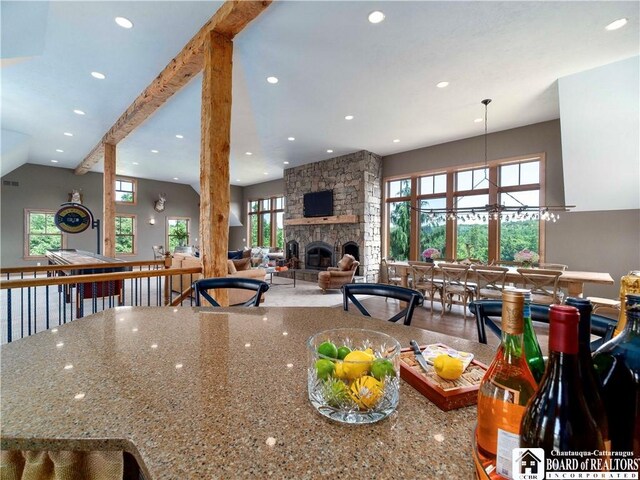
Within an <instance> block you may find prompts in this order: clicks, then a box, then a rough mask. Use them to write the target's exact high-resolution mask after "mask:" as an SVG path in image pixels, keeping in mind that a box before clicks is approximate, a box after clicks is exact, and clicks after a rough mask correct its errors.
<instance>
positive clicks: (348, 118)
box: [344, 115, 354, 120]
mask: <svg viewBox="0 0 640 480" xmlns="http://www.w3.org/2000/svg"><path fill="white" fill-rule="evenodd" d="M353 118H354V117H353V115H347V116H346V117H344V119H345V120H353Z"/></svg>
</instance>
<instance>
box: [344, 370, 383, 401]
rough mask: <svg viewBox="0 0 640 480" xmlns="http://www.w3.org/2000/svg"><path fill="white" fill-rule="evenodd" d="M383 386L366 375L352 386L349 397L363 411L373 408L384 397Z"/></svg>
mask: <svg viewBox="0 0 640 480" xmlns="http://www.w3.org/2000/svg"><path fill="white" fill-rule="evenodd" d="M382 393H383V385H382V383H381V382H379V381H378V380H376V379H375V378H373V377H370V376H368V375H364V376H362V377H360V378H358V379H357V380H355V381H354V382H353V383H352V384H351V388H350V389H349V396H350V397H351V399H352V400H353V401H354V402H355V403H356V404H357V405H358V408H360V409H361V410H368V409H370V408H373V407H375V406H376V404H377V403H378V400H380V397H382Z"/></svg>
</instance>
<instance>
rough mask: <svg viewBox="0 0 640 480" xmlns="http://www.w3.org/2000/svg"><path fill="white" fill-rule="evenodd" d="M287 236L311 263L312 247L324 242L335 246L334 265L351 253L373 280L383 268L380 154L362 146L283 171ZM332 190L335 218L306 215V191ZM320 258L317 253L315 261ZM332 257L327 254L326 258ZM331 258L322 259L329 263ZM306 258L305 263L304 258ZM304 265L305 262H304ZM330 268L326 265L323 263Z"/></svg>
mask: <svg viewBox="0 0 640 480" xmlns="http://www.w3.org/2000/svg"><path fill="white" fill-rule="evenodd" d="M284 188H285V198H286V203H285V215H284V219H285V220H284V224H285V225H284V235H285V239H286V241H287V242H290V241H295V242H297V244H298V245H299V248H300V257H299V258H300V259H301V260H302V259H304V260H305V266H306V268H315V267H312V266H309V261H310V260H311V259H310V258H309V257H310V255H309V253H311V255H317V253H316V252H315V250H314V251H310V250H311V248H314V249H315V248H316V245H317V244H318V242H322V243H324V244H325V245H328V247H326V248H327V249H329V250H331V252H332V255H333V256H332V257H331V258H330V260H329V261H330V262H331V265H327V266H335V265H336V263H337V262H338V261H339V260H340V258H342V255H344V254H345V253H349V254H351V255H353V256H354V257H355V258H356V260H358V261H359V262H360V267H359V272H358V273H357V274H358V275H364V276H366V277H367V281H375V280H376V276H377V273H378V270H379V268H380V259H381V257H380V252H381V227H380V222H381V208H382V206H381V203H382V159H381V157H380V156H378V155H376V154H374V153H371V152H368V151H365V150H361V151H359V152H355V153H350V154H348V155H343V156H340V157H336V158H332V159H329V160H324V161H322V162H317V163H311V164H306V165H301V166H299V167H293V168H287V169H286V170H285V171H284ZM330 189H332V190H333V213H334V216H333V217H326V218H304V216H303V195H304V194H305V193H309V192H318V191H321V190H330ZM316 258H317V257H315V256H314V257H313V259H312V260H311V261H312V263H313V262H316ZM325 258H328V257H325ZM326 261H327V260H324V262H326ZM301 263H302V262H301ZM301 267H302V265H301ZM321 268H322V269H326V267H325V266H323V267H321Z"/></svg>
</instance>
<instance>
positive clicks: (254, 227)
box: [249, 215, 259, 247]
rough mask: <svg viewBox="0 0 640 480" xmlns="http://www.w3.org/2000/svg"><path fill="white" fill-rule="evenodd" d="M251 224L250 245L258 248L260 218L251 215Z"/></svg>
mask: <svg viewBox="0 0 640 480" xmlns="http://www.w3.org/2000/svg"><path fill="white" fill-rule="evenodd" d="M249 222H250V226H251V236H250V238H249V245H251V246H253V247H257V246H259V245H258V216H257V215H249Z"/></svg>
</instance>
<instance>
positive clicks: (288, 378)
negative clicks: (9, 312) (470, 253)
mask: <svg viewBox="0 0 640 480" xmlns="http://www.w3.org/2000/svg"><path fill="white" fill-rule="evenodd" d="M338 326H342V327H356V328H369V329H374V330H378V331H382V332H385V333H387V334H389V335H392V336H394V337H395V338H397V339H398V340H399V341H400V343H401V344H402V345H403V346H408V345H409V340H410V339H412V338H415V339H416V340H418V341H419V342H420V343H435V342H443V343H446V344H448V345H449V346H451V347H454V348H458V349H460V350H465V351H470V352H473V353H474V354H475V355H476V357H477V358H478V359H479V360H481V361H484V362H490V361H491V358H492V356H493V349H491V348H489V347H487V346H485V345H479V344H477V343H475V342H469V341H465V340H461V339H457V338H454V337H449V336H447V335H441V334H436V333H432V332H427V331H425V330H421V329H418V328H412V327H404V326H401V325H394V324H390V323H388V322H385V321H381V320H374V319H369V318H364V317H360V316H356V315H352V314H348V313H345V312H343V311H341V310H339V309H335V308H251V309H249V308H244V309H233V310H224V309H217V310H214V311H211V310H208V311H204V310H201V311H198V310H197V309H191V308H186V307H182V308H178V309H173V308H152V307H148V308H147V307H135V308H132V307H121V308H117V309H113V310H107V311H105V312H102V313H98V314H95V315H92V316H90V317H86V318H84V319H80V320H76V321H74V322H72V323H69V324H66V325H63V326H61V327H58V328H57V329H56V330H55V331H51V330H50V331H46V332H41V333H38V334H36V335H34V336H32V337H29V338H26V339H23V340H18V341H16V342H14V343H12V344H9V345H4V346H3V347H2V392H1V401H2V441H1V446H2V448H3V449H22V450H126V451H128V452H130V453H131V454H133V455H134V456H135V457H136V459H137V460H138V462H139V464H140V467H141V468H142V470H143V472H144V474H145V476H146V477H147V478H148V479H149V480H151V479H186V478H193V479H201V478H236V477H245V476H251V477H256V478H265V477H267V476H269V475H271V476H273V478H295V479H301V478H320V477H323V478H420V479H425V480H428V479H454V478H455V479H460V478H472V477H473V472H474V470H473V462H472V457H471V435H472V429H473V426H474V423H475V420H476V409H475V407H468V408H464V409H460V410H455V411H451V412H442V411H440V410H439V409H438V408H437V407H436V406H435V405H433V404H432V403H430V402H429V400H427V399H426V398H425V397H423V396H422V395H420V394H419V393H418V392H416V391H415V390H414V389H413V388H412V387H411V386H410V385H408V384H406V383H405V382H402V385H401V391H400V404H399V406H398V409H397V411H396V412H395V413H394V414H392V415H391V416H390V417H389V418H387V419H385V420H383V421H381V422H379V423H376V424H373V425H360V426H351V425H343V424H339V423H335V422H333V421H331V420H328V419H326V418H325V417H323V416H321V415H320V414H318V413H317V412H316V411H315V410H314V408H313V407H312V406H311V404H310V403H309V400H308V397H307V372H306V368H307V351H306V340H307V338H308V337H309V336H311V335H312V334H314V333H316V332H319V331H321V330H326V329H329V328H335V327H338Z"/></svg>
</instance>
